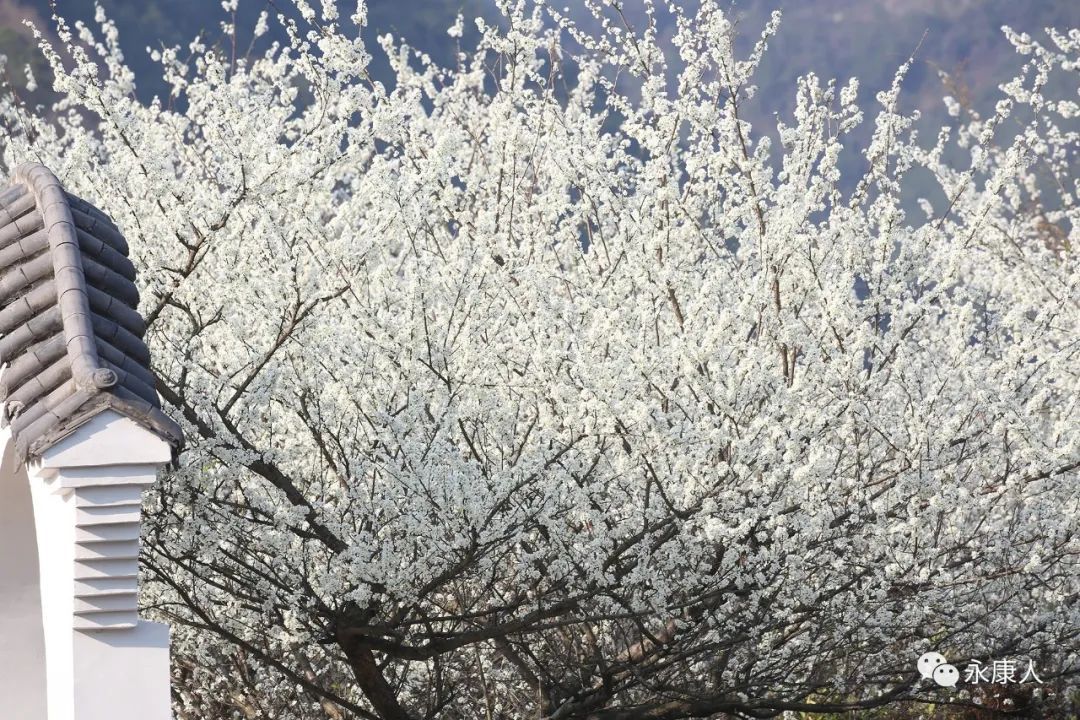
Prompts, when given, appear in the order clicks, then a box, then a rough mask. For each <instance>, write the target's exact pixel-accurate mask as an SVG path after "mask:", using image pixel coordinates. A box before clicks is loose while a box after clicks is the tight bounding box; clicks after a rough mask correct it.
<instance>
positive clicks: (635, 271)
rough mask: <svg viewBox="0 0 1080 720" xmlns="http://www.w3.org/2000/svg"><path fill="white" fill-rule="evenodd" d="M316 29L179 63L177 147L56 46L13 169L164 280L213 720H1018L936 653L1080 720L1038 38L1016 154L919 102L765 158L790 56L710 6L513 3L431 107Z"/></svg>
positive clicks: (1065, 386) (847, 101)
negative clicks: (65, 189) (920, 120)
mask: <svg viewBox="0 0 1080 720" xmlns="http://www.w3.org/2000/svg"><path fill="white" fill-rule="evenodd" d="M235 2H236V0H231V2H229V1H228V0H227V2H226V3H225V6H226V10H227V11H228V10H230V9H234V7H235ZM294 3H295V8H294V10H295V11H296V12H294V13H293V14H292V16H289V17H282V18H279V19H278V20H277V21H278V22H282V23H284V24H285V26H286V28H287V30H288V33H289V37H290V38H291V40H290V42H289V43H288V44H287V45H285V46H278V45H276V44H275V45H272V46H270V47H269V48H266V49H265V50H264V51H261V52H260V53H257V54H251V53H249V54H248V55H247V56H245V55H244V53H243V52H242V49H243V47H244V46H245V44H246V42H244V41H243V38H244V33H245V32H246V31H244V30H243V29H242V30H241V31H239V32H238V31H237V29H236V28H235V27H231V26H229V25H225V27H224V39H225V41H224V42H222V43H218V44H216V45H213V46H208V45H207V44H206V43H205V42H203V41H200V40H196V41H194V42H193V43H192V44H191V46H190V48H187V49H183V50H181V49H165V50H160V51H154V58H155V59H156V60H158V61H159V62H160V65H161V69H162V72H163V74H164V77H165V78H166V79H167V81H168V83H169V85H170V87H171V88H172V93H171V95H170V97H167V98H159V99H156V100H154V101H153V102H151V103H149V104H145V103H141V102H139V101H138V100H137V99H136V97H135V96H134V94H133V87H134V78H133V75H132V73H131V72H130V70H129V69H127V67H126V66H125V63H124V58H123V56H122V53H121V51H120V49H119V46H118V39H117V33H116V30H115V28H114V26H112V25H111V24H110V23H109V22H108V21H107V19H105V18H104V16H101V17H99V22H100V29H99V30H97V31H94V32H92V31H91V30H90V29H88V28H86V27H81V26H78V27H76V28H69V27H68V26H67V25H66V24H64V23H63V21H62V20H61V21H58V26H57V31H56V32H57V37H58V38H59V43H58V44H55V43H54V44H53V45H50V44H49V43H47V42H44V41H43V48H44V51H45V53H46V56H47V58H48V60H49V61H50V63H51V66H52V71H53V74H54V83H55V90H56V91H57V93H59V96H60V98H61V99H60V100H59V102H58V103H57V105H56V106H55V107H54V108H50V109H44V108H38V109H34V108H27V107H25V106H23V105H22V104H21V103H20V102H19V100H18V98H16V97H13V96H12V95H11V94H10V93H6V94H5V96H4V97H3V99H2V100H0V119H2V122H3V124H4V127H5V128H6V130H7V131H8V132H7V135H6V137H4V138H3V139H2V140H0V151H2V156H0V157H2V163H3V165H4V166H5V168H11V167H12V166H13V165H14V164H15V163H17V162H20V161H24V160H40V161H42V162H45V163H47V164H48V165H49V166H50V167H51V168H52V169H53V170H54V171H55V172H56V173H57V174H58V175H59V176H60V177H61V178H62V179H63V180H64V182H65V183H66V184H67V185H68V186H69V187H71V188H72V190H73V191H74V192H78V193H80V194H83V195H84V196H86V197H88V198H92V199H94V200H95V201H96V202H99V203H101V204H103V205H104V206H105V209H106V210H108V211H109V212H110V214H111V215H112V217H113V218H114V219H115V221H116V222H117V223H118V225H119V226H120V227H122V229H123V231H124V233H125V235H126V236H127V237H128V239H129V242H130V245H131V248H132V252H133V254H134V256H135V260H136V263H137V264H138V265H139V266H140V270H141V273H140V276H141V278H142V282H143V285H144V292H143V299H142V305H141V310H142V312H143V314H144V315H145V317H146V318H147V321H148V326H149V330H148V335H147V339H148V343H149V344H150V345H151V348H152V350H153V352H154V358H155V361H156V364H157V367H156V368H155V370H156V373H157V374H158V376H159V377H160V378H162V380H161V384H160V387H159V392H160V394H161V395H162V397H163V399H164V401H165V404H166V406H167V407H171V408H172V411H173V413H174V414H175V415H176V416H177V417H178V418H179V419H181V420H182V422H183V423H184V425H185V434H186V436H187V438H188V441H187V447H186V450H185V452H184V454H183V456H182V459H181V462H180V467H179V468H178V469H176V470H175V471H174V472H172V473H171V474H170V475H169V476H168V477H167V479H166V481H165V482H163V483H162V484H161V487H160V488H159V489H158V490H157V491H156V493H155V495H154V498H153V500H152V507H150V508H149V509H148V511H149V514H150V515H151V520H150V527H149V529H148V530H147V532H146V536H145V537H144V566H145V568H146V572H147V576H148V577H147V581H148V587H149V589H148V592H147V595H146V597H144V605H145V607H146V608H147V609H148V610H149V611H150V612H152V613H156V614H158V615H159V616H163V617H166V618H168V620H169V622H171V623H172V624H173V627H174V628H175V630H174V632H175V637H174V648H175V651H174V653H175V657H174V676H175V685H176V690H175V692H176V698H175V700H176V711H177V713H178V715H179V717H181V718H208V717H244V718H264V717H265V718H283V719H284V718H289V719H292V718H296V719H304V720H307V719H313V718H328V717H329V718H337V719H341V718H383V719H384V720H405V719H410V720H419V719H421V718H531V717H535V718H541V717H543V718H553V719H554V718H559V719H564V718H565V719H570V718H592V719H594V720H618V719H623V718H626V719H630V718H654V719H659V718H686V717H704V716H710V715H715V714H719V713H727V714H729V715H733V716H742V717H771V716H776V715H779V714H781V713H783V712H784V711H787V710H800V709H806V710H818V711H822V712H828V711H840V710H846V709H853V708H863V707H873V706H878V705H883V704H886V703H893V702H897V703H900V702H908V701H917V700H931V701H935V700H938V701H940V700H943V699H948V700H949V701H951V702H960V703H963V702H976V701H979V700H980V698H979V695H978V694H979V692H981V691H980V690H979V689H978V688H968V689H963V686H961V687H959V688H957V689H947V688H939V687H937V686H936V685H933V684H932V683H927V682H926V681H924V680H921V679H920V675H919V673H918V672H917V670H916V667H915V659H916V658H917V657H918V656H919V655H920V654H921V653H922V652H924V651H927V650H936V651H939V652H941V653H943V654H944V655H945V656H946V657H948V659H949V660H950V661H951V662H953V663H954V664H956V665H957V666H961V665H962V663H963V662H964V661H965V660H967V659H979V660H981V661H982V662H990V661H991V660H992V659H997V658H1002V657H1006V656H1008V657H1015V658H1024V657H1029V658H1034V659H1035V660H1036V661H1037V667H1038V669H1039V670H1040V677H1041V678H1042V680H1043V683H1044V684H1043V685H1041V686H1040V687H1039V688H1038V691H1037V692H1035V693H1034V694H1029V696H1030V697H1028V698H1027V699H1026V700H1024V701H1026V702H1030V703H1033V704H1039V705H1040V707H1041V708H1042V710H1041V712H1043V713H1045V714H1046V715H1047V716H1049V715H1050V714H1051V713H1052V712H1055V711H1061V712H1065V710H1062V708H1065V706H1066V704H1067V691H1068V688H1069V687H1070V685H1069V683H1070V681H1071V679H1072V678H1074V677H1075V676H1076V673H1077V672H1078V671H1080V665H1078V660H1077V657H1078V655H1077V650H1078V641H1077V635H1078V632H1080V630H1078V629H1080V604H1078V603H1077V594H1078V592H1080V567H1078V566H1080V557H1078V554H1080V537H1078V532H1080V499H1078V494H1077V491H1076V481H1077V470H1078V468H1080V431H1078V422H1077V421H1078V413H1077V398H1078V397H1080V376H1078V368H1080V357H1078V354H1080V352H1078V348H1080V344H1078V329H1080V327H1078V325H1080V324H1078V320H1080V313H1078V303H1080V294H1078V287H1077V281H1078V278H1080V276H1078V267H1077V261H1076V242H1077V239H1078V238H1080V224H1078V221H1080V210H1078V208H1077V204H1076V201H1077V193H1078V182H1080V178H1078V177H1077V174H1076V167H1077V164H1076V160H1077V151H1078V138H1080V136H1078V134H1077V131H1076V123H1075V121H1076V118H1077V116H1078V114H1080V107H1078V104H1077V98H1076V89H1077V79H1078V77H1080V75H1078V68H1080V65H1078V63H1080V31H1077V30H1070V31H1068V32H1065V31H1060V32H1057V31H1052V30H1051V31H1047V34H1046V36H1045V37H1044V38H1043V39H1042V40H1036V39H1032V38H1030V37H1028V36H1026V35H1022V34H1017V33H1012V32H1010V31H1006V33H1005V34H1006V37H1007V39H1008V40H1009V41H1011V43H1012V45H1013V46H1014V47H1015V49H1016V51H1018V53H1019V58H1020V61H1019V62H1018V65H1020V64H1021V63H1022V72H1021V74H1020V76H1019V77H1018V78H1017V79H1016V80H1015V81H1013V82H1011V83H1009V84H1007V85H1005V86H1003V88H1002V90H1003V96H1002V100H1001V102H1000V103H999V104H998V106H997V108H996V111H995V112H994V113H993V114H992V115H989V116H985V117H980V116H978V115H976V114H975V113H974V112H972V111H970V110H966V109H960V108H955V107H954V112H953V114H954V115H957V116H958V117H957V119H956V123H955V127H947V128H943V129H942V130H941V131H940V133H938V135H937V136H936V137H931V138H929V140H923V139H921V138H919V137H917V135H916V132H915V130H914V129H913V128H914V122H915V120H916V118H915V117H914V116H911V115H906V114H904V113H903V112H902V111H901V109H900V89H901V83H902V80H903V78H904V75H905V73H906V71H907V70H908V67H909V65H910V64H908V65H905V66H903V67H902V68H901V69H900V72H899V74H898V75H897V78H896V81H895V83H894V85H893V86H892V88H891V89H890V90H888V91H886V92H883V93H881V94H879V95H878V97H877V98H876V103H875V102H872V101H870V100H869V99H867V98H861V99H860V98H859V97H858V86H857V84H856V82H855V81H854V80H851V81H850V82H846V84H845V83H841V84H837V83H834V82H832V81H829V82H824V81H822V80H820V79H818V78H817V77H814V76H813V75H807V76H806V77H804V78H803V79H802V80H801V81H800V83H799V84H798V87H797V88H793V92H794V93H795V94H796V97H797V102H796V104H795V109H794V113H793V115H791V116H787V117H782V118H781V119H778V120H777V122H776V124H775V126H771V127H767V128H766V127H754V128H752V127H751V126H750V124H749V123H748V122H747V121H746V120H745V117H746V116H747V113H746V108H747V107H748V106H749V105H750V104H751V103H761V102H762V99H761V98H755V97H754V85H753V82H754V80H753V77H754V73H755V69H756V67H757V66H758V64H759V61H760V59H761V57H762V54H763V53H764V52H766V45H767V43H768V41H769V39H770V38H771V37H772V35H773V33H774V32H775V31H776V28H777V23H778V22H779V19H778V18H774V21H773V23H771V24H770V25H769V26H768V27H767V28H766V29H765V31H764V33H763V35H762V36H761V39H760V41H759V42H758V43H757V44H756V46H754V47H753V49H752V50H751V51H750V52H749V53H747V54H740V53H738V52H737V51H736V48H735V47H734V45H733V28H732V23H731V21H730V20H729V18H728V17H726V16H725V14H724V12H723V11H722V10H721V8H720V7H719V6H720V3H718V2H715V0H702V2H701V3H700V8H695V9H694V10H693V11H690V10H686V9H680V6H685V3H675V2H670V3H666V2H661V1H659V0H644V4H645V8H646V11H647V13H646V14H647V17H648V18H649V19H650V22H649V23H648V24H647V25H646V26H645V27H632V26H631V25H630V23H627V22H625V21H624V19H623V17H622V9H621V6H620V4H618V3H615V2H603V3H600V2H593V0H590V3H589V4H590V7H591V8H592V9H593V10H594V13H595V15H596V18H597V21H598V22H597V24H596V25H595V29H594V30H588V29H585V28H583V27H581V26H578V25H575V24H574V23H573V22H572V21H571V20H569V19H567V18H565V17H563V16H562V15H561V14H560V13H559V12H558V11H556V10H554V9H552V8H548V7H544V6H543V4H537V5H534V4H531V3H527V2H525V1H524V0H521V1H520V2H510V0H503V2H502V10H503V13H504V21H503V22H502V23H501V24H500V25H499V26H483V25H482V27H481V32H482V40H481V41H480V43H479V46H478V47H475V48H466V49H463V50H462V51H461V53H460V54H459V56H458V61H457V64H456V66H455V67H437V66H436V65H434V64H433V63H432V62H431V61H430V60H429V59H428V58H426V57H425V56H423V55H422V54H420V53H415V52H413V51H412V50H410V49H409V48H408V47H405V46H403V45H401V44H396V43H395V42H394V41H393V40H392V39H391V38H389V37H387V38H382V39H381V46H382V48H381V51H385V52H386V53H388V54H389V56H390V57H391V60H392V63H393V66H394V69H395V72H396V83H395V84H394V86H393V87H392V88H388V87H385V86H383V85H382V84H380V83H377V82H374V81H373V80H371V79H370V78H369V77H368V75H367V74H366V73H365V66H366V65H367V63H368V59H369V57H370V56H369V52H370V51H371V48H368V47H365V45H364V43H363V42H362V41H361V40H360V39H359V38H358V37H357V34H356V32H355V30H354V26H353V23H351V22H346V21H344V20H343V19H339V18H338V16H337V11H336V9H335V3H333V2H324V3H323V5H322V7H321V9H319V10H316V9H315V8H312V7H310V6H309V5H307V4H306V3H305V2H304V0H294ZM661 13H663V14H666V15H668V16H670V17H671V18H672V19H673V22H674V25H675V27H676V32H675V33H674V35H673V36H672V37H669V38H663V37H661V35H660V33H658V32H657V23H656V19H657V16H658V15H659V14H661ZM293 16H294V17H293ZM290 17H292V19H290ZM352 20H353V21H354V22H355V23H356V24H357V25H363V22H364V8H363V5H362V4H361V5H360V7H359V8H358V10H357V11H356V14H355V15H354V16H353V17H352ZM274 21H275V20H274V19H273V18H270V19H266V20H264V21H262V22H260V24H259V27H258V28H256V35H258V34H260V33H261V32H263V31H264V30H265V28H266V23H267V22H274ZM461 27H462V26H461V25H460V24H459V25H458V26H456V27H454V28H451V31H450V32H451V34H460V32H461ZM238 36H240V39H241V42H240V43H239V47H240V48H241V50H240V51H239V52H238V51H237V50H236V48H237V46H238V43H237V37H238ZM230 40H231V42H230ZM1002 43H1003V45H1006V43H1005V41H1004V40H1003V41H1002ZM765 101H766V102H770V100H769V99H766V100H765ZM864 109H865V110H866V111H867V112H869V113H870V118H869V119H865V118H864V114H863V113H864ZM867 124H869V125H870V126H872V139H871V141H870V142H869V144H868V146H867V147H866V148H865V150H863V151H861V154H862V157H863V158H864V162H863V167H864V172H863V173H862V174H861V175H860V176H858V177H841V175H840V172H839V170H838V167H839V162H840V158H841V156H842V153H855V152H859V151H858V150H857V149H856V148H854V147H853V142H852V139H851V138H852V133H853V132H854V131H855V130H856V128H857V127H859V126H860V125H867ZM920 196H921V197H920ZM983 701H985V698H984V699H983Z"/></svg>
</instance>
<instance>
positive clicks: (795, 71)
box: [0, 0, 1080, 175]
mask: <svg viewBox="0 0 1080 720" xmlns="http://www.w3.org/2000/svg"><path fill="white" fill-rule="evenodd" d="M684 2H685V6H686V7H687V9H688V10H691V9H692V6H693V4H694V3H696V2H697V0H684ZM100 3H101V5H102V6H103V7H104V9H105V11H106V13H107V14H108V15H109V16H110V17H111V18H113V19H114V20H115V21H116V23H117V25H118V27H119V30H120V40H121V45H122V46H123V47H124V50H125V56H126V60H127V62H128V64H129V65H130V66H131V67H132V68H133V69H134V71H135V73H136V77H137V93H138V95H139V96H140V97H141V98H142V99H143V100H146V101H148V100H150V99H151V98H152V97H153V96H155V95H160V94H163V93H164V91H165V88H164V85H163V83H162V82H161V80H160V77H159V75H158V74H157V72H156V69H155V67H154V66H153V64H152V63H151V61H150V58H149V57H148V53H147V52H146V48H147V47H148V46H150V47H160V46H163V45H164V46H172V45H180V46H186V45H187V43H188V42H190V40H191V39H192V38H193V37H195V36H196V35H197V34H199V33H202V34H203V37H204V40H206V41H207V42H208V44H213V43H214V42H217V41H220V40H222V31H221V27H220V25H221V22H222V21H223V20H225V19H226V14H225V12H224V11H223V10H222V8H221V3H220V0H100ZM56 4H57V7H58V9H59V11H60V13H61V14H62V15H64V16H65V17H66V18H67V19H68V20H69V21H71V22H74V21H75V20H83V21H86V22H89V23H90V24H91V26H93V23H92V19H93V16H94V8H95V4H94V2H92V0H56ZM314 4H315V5H317V4H318V3H314ZM554 4H558V5H560V6H562V5H569V6H570V10H571V13H572V14H574V15H576V16H577V17H578V18H579V19H586V18H587V13H586V12H585V11H584V9H583V7H582V6H583V2H582V0H558V2H556V3H554ZM659 4H660V3H658V5H659ZM729 4H730V7H731V12H732V13H733V15H734V17H736V18H737V19H738V22H739V27H740V29H741V32H740V35H741V38H742V39H743V41H744V42H745V43H746V45H747V46H749V45H750V44H751V43H752V42H753V41H754V40H755V39H756V37H757V36H758V34H759V33H760V31H761V28H762V27H763V26H764V24H765V22H766V20H767V19H768V17H769V14H770V13H771V12H772V11H773V10H777V9H779V10H782V11H783V13H784V20H783V23H782V25H781V28H780V32H779V34H778V36H777V38H776V39H775V41H774V42H773V43H772V46H771V47H770V49H769V52H768V53H767V55H766V58H765V62H764V64H763V67H762V68H761V70H760V72H759V74H758V77H757V82H758V86H759V93H758V96H757V98H756V100H755V104H754V106H752V107H749V108H747V109H746V115H745V117H747V118H748V119H750V120H751V121H752V122H753V123H754V125H755V128H757V129H758V130H759V131H766V132H768V131H769V130H770V129H771V128H772V127H773V116H774V114H776V113H779V114H780V115H781V116H785V115H787V113H789V112H790V109H791V107H792V106H793V100H794V94H795V83H796V80H797V78H798V77H799V76H800V75H802V74H805V73H806V72H808V71H813V72H815V73H816V74H817V75H818V76H820V77H823V78H837V79H839V80H840V81H841V82H843V81H846V80H847V79H848V78H849V77H851V76H853V75H854V76H857V77H858V78H859V80H860V82H861V86H860V97H861V99H862V103H863V106H864V108H866V109H867V110H868V111H869V112H868V113H867V116H868V119H869V118H871V117H872V116H873V112H874V110H873V105H872V98H873V97H874V94H875V93H877V92H878V91H879V90H881V89H883V88H886V87H888V86H889V84H890V83H891V80H892V77H893V74H894V73H895V70H896V68H897V66H898V65H900V64H901V63H903V62H904V61H905V60H906V59H907V58H908V57H909V56H910V55H911V54H912V52H913V51H914V50H915V49H916V48H918V54H917V55H916V62H915V65H914V66H913V68H912V70H911V72H910V74H909V76H908V78H907V80H906V82H905V85H904V95H903V99H902V101H903V103H904V105H905V109H909V110H910V109H912V108H918V109H919V110H920V111H922V113H923V116H924V120H923V123H922V126H923V127H924V128H927V129H932V128H934V127H940V125H941V124H942V123H943V121H945V120H946V118H945V112H944V105H943V103H942V102H941V97H942V96H943V95H946V94H949V95H953V96H956V97H958V98H959V99H960V100H961V102H962V103H965V104H967V105H969V106H970V107H971V108H974V109H975V110H978V111H980V112H983V113H986V112H989V111H990V110H991V109H992V108H993V104H994V102H995V100H996V99H997V98H998V97H999V93H998V89H997V86H998V85H999V84H1000V83H1002V82H1005V81H1007V80H1008V79H1010V78H1011V77H1012V76H1013V74H1014V73H1015V72H1016V70H1017V69H1018V68H1019V65H1020V63H1019V59H1018V57H1017V56H1016V55H1015V54H1014V53H1013V52H1012V50H1011V48H1010V47H1009V45H1008V43H1007V42H1006V40H1005V39H1004V37H1003V35H1002V33H1001V27H1002V26H1003V25H1009V26H1011V27H1013V28H1014V29H1017V30H1021V31H1025V32H1029V33H1031V34H1032V35H1036V36H1041V35H1042V31H1043V28H1045V27H1048V26H1054V27H1058V28H1062V29H1065V28H1077V27H1080V0H787V1H786V2H782V1H780V0H737V1H735V0H730V2H729ZM288 6H289V3H288V1H287V0H279V1H277V2H274V1H273V0H271V2H267V0H240V6H239V11H238V17H237V27H238V28H239V33H240V34H239V43H238V44H239V45H240V46H241V47H242V48H243V47H246V45H247V43H248V41H249V39H250V37H251V30H252V28H253V27H254V25H255V21H256V18H257V17H258V15H259V13H260V12H261V11H262V10H263V9H266V8H270V9H271V12H272V13H276V12H278V10H275V9H274V8H278V9H280V10H284V11H286V12H288V11H289V8H288ZM339 6H340V8H341V10H342V15H343V16H344V17H346V18H347V17H348V16H349V15H351V14H352V11H353V9H354V7H355V2H352V1H350V2H339ZM626 6H627V8H626V12H627V15H628V16H629V18H630V20H631V22H632V23H635V24H637V25H641V24H643V23H644V20H645V18H644V13H643V11H642V8H641V5H640V2H639V0H626ZM459 12H461V13H463V14H464V15H465V16H466V17H467V18H471V17H475V16H477V15H484V16H486V17H487V18H489V19H494V18H496V17H497V12H496V11H495V3H494V0H369V2H368V14H369V24H368V27H367V28H366V30H365V34H366V35H367V36H368V39H369V40H371V41H372V42H371V44H370V46H371V47H372V48H373V51H374V55H375V60H374V63H373V66H372V72H373V74H374V75H375V77H376V79H379V80H382V81H383V82H386V83H388V84H390V83H391V82H392V79H391V77H390V72H389V66H388V65H387V63H386V59H385V57H383V56H382V54H381V51H380V50H379V49H378V47H377V46H375V44H374V39H375V36H376V35H381V34H383V33H388V32H389V33H392V34H393V35H394V36H396V37H398V38H403V39H404V40H405V41H406V42H408V43H409V44H410V45H412V46H413V47H415V48H418V49H420V50H423V51H425V52H427V53H428V54H430V55H431V56H432V57H433V58H435V59H436V61H439V62H441V63H445V64H450V63H452V62H453V58H454V51H455V42H456V41H455V40H454V39H452V38H450V37H449V36H448V35H447V33H446V29H447V28H448V27H449V26H450V25H452V24H453V23H454V19H455V17H456V15H457V13H459ZM50 16H51V10H50V8H49V0H0V54H2V55H5V56H7V59H8V60H7V63H6V69H5V70H4V73H5V75H6V80H7V82H8V83H10V84H11V85H13V86H15V87H16V88H18V90H19V92H20V93H21V94H23V95H24V96H25V97H26V99H27V100H28V101H29V102H30V103H31V104H37V103H42V102H47V100H48V99H49V95H48V85H49V81H48V73H47V69H46V68H45V67H44V64H43V62H42V60H41V59H40V57H39V55H38V53H37V51H36V49H35V47H34V43H33V39H32V36H31V34H30V31H29V30H28V29H27V28H26V27H25V26H24V24H23V22H22V21H23V20H24V19H29V20H31V21H33V22H34V23H36V24H37V25H38V26H39V27H42V28H50V27H51V20H50ZM345 22H348V21H347V20H346V21H345ZM662 22H667V23H668V24H669V25H670V19H669V18H666V17H662ZM465 27H466V34H465V37H464V38H463V39H462V42H463V44H464V45H465V46H466V47H467V46H469V45H470V44H471V43H472V42H474V41H475V25H474V24H473V23H471V22H467V23H466V25H465ZM469 31H472V34H470V32H469ZM672 31H673V28H671V27H661V28H660V33H661V35H670V34H671V33H672ZM924 35H925V38H924ZM283 37H284V35H283V33H282V32H281V30H280V28H278V27H277V26H276V24H275V23H271V32H270V33H269V36H268V37H265V38H263V40H264V41H269V40H270V39H283ZM923 38H924V39H923ZM920 39H922V44H921V46H920ZM27 64H30V65H32V66H33V67H34V68H35V74H36V75H37V76H38V86H39V87H38V89H37V90H36V92H27V91H26V89H25V78H24V77H23V68H24V67H25V66H26V65H27ZM939 70H941V71H945V72H947V73H949V74H950V76H951V78H952V80H951V81H950V84H949V85H948V86H947V87H946V86H945V85H943V83H942V80H941V78H940V76H939ZM868 125H869V123H867V124H865V125H864V127H863V128H862V132H860V133H859V134H857V135H856V136H855V138H854V141H855V143H856V148H855V149H857V146H858V145H859V144H862V143H864V142H865V141H866V139H867V137H868V135H869V129H868ZM926 134H927V133H924V136H925V135H926ZM933 134H934V133H933V132H929V135H930V137H931V138H932V137H933ZM859 162H861V161H860V160H859V158H858V155H857V154H852V155H851V156H850V157H846V158H845V159H843V161H842V169H844V170H845V171H848V170H855V169H856V168H855V167H853V165H854V164H858V163H859ZM846 174H847V173H846V172H845V175H846Z"/></svg>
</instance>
